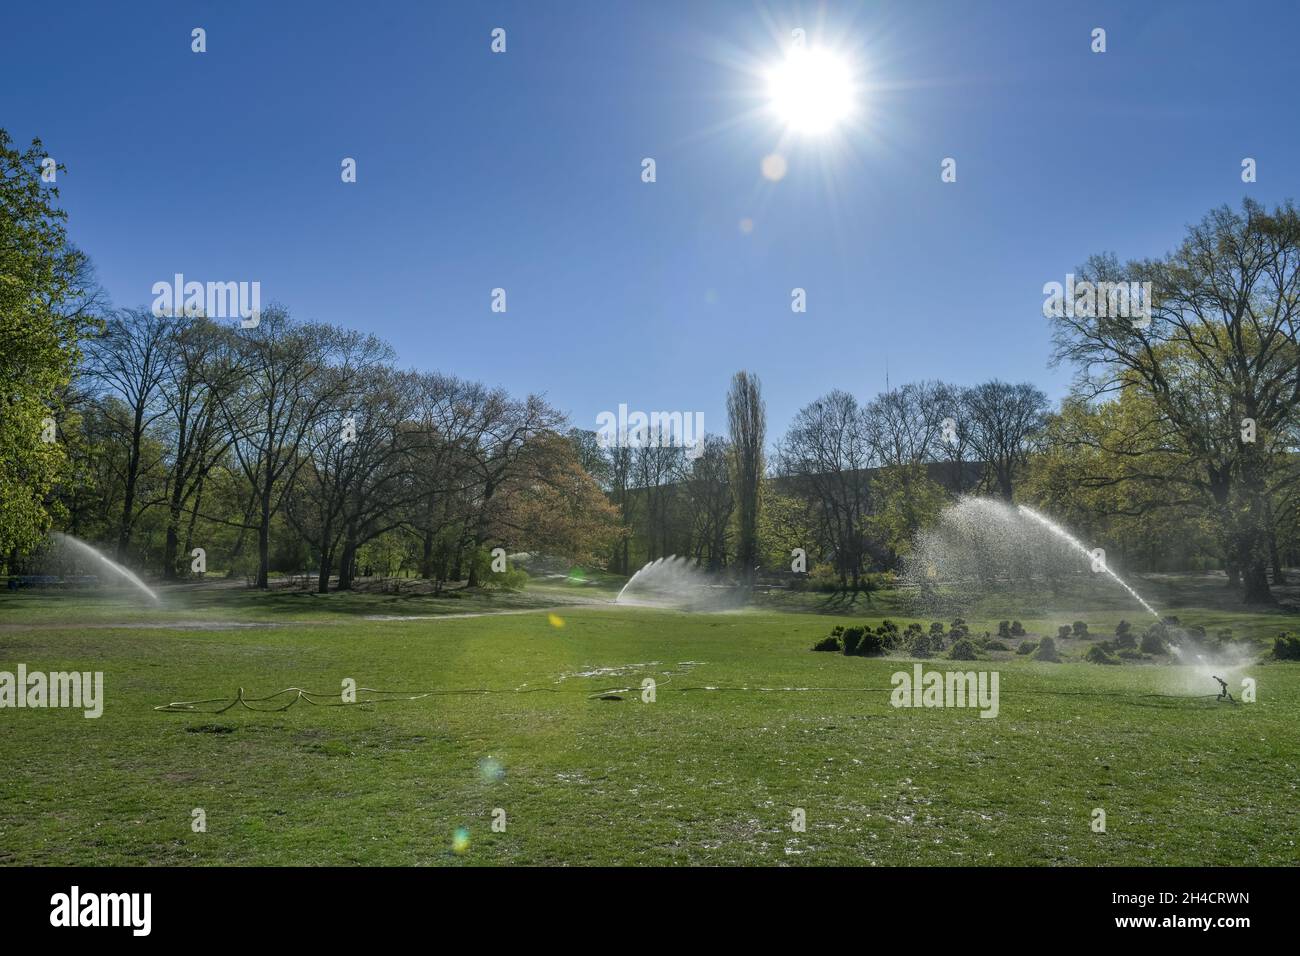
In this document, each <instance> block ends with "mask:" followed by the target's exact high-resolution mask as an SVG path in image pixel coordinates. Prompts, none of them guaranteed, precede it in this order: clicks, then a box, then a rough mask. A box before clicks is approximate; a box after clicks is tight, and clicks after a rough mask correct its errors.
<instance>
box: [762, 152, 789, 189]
mask: <svg viewBox="0 0 1300 956" xmlns="http://www.w3.org/2000/svg"><path fill="white" fill-rule="evenodd" d="M759 168H760V169H762V171H763V178H764V179H767V180H770V181H771V182H774V183H778V182H780V181H781V180H783V179H785V174H786V172H787V171H788V169H789V167H788V166H787V164H786V161H785V157H784V156H782V155H781V154H780V153H772V154H771V155H768V156H764V157H763V162H762V163H761V164H759Z"/></svg>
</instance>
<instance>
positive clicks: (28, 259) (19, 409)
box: [0, 129, 98, 557]
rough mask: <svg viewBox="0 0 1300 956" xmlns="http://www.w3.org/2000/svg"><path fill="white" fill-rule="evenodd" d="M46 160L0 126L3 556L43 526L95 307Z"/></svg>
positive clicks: (36, 144) (85, 265)
mask: <svg viewBox="0 0 1300 956" xmlns="http://www.w3.org/2000/svg"><path fill="white" fill-rule="evenodd" d="M46 158H47V157H46V154H45V150H44V149H43V148H42V146H41V142H40V140H33V141H32V144H31V146H29V147H28V148H27V149H26V150H23V151H21V152H20V151H19V150H17V149H16V148H14V146H13V145H12V140H11V139H10V136H9V134H8V133H7V132H6V131H5V130H3V129H0V343H3V347H2V348H0V554H3V555H6V556H10V557H12V556H15V555H16V554H18V553H22V552H26V551H29V550H30V549H31V548H33V547H34V546H35V545H36V544H37V543H38V542H40V540H41V539H42V538H43V537H44V535H45V533H46V531H47V530H48V529H49V527H50V523H51V520H52V518H51V514H50V500H51V493H52V491H53V490H54V488H55V485H56V483H57V482H58V481H59V479H60V478H61V476H63V474H64V472H65V467H66V461H67V458H66V455H65V453H64V450H63V448H62V445H61V443H60V442H59V441H58V437H59V436H58V423H59V420H60V418H61V417H62V415H63V411H64V408H63V402H62V399H61V396H62V395H63V394H64V391H65V389H66V388H67V386H68V384H69V382H70V381H71V378H72V372H73V369H74V367H75V365H76V363H77V360H78V352H77V341H78V339H79V338H81V336H82V335H83V334H84V333H85V332H86V331H87V330H88V328H89V327H90V325H91V324H92V322H93V312H94V310H95V308H96V307H97V305H98V294H97V287H96V285H95V282H94V277H93V272H92V270H91V268H90V264H89V260H87V258H86V256H85V255H84V254H82V253H81V252H80V251H78V250H77V249H75V248H74V247H73V246H72V245H71V244H70V243H69V242H68V238H67V233H66V229H65V226H64V222H65V220H66V218H67V214H66V213H64V212H63V211H62V210H61V209H58V208H57V207H56V206H55V204H54V201H55V200H56V199H57V198H58V189H57V187H56V186H54V185H53V184H51V183H47V182H44V181H43V180H42V176H41V173H42V168H43V167H42V163H43V162H45V160H46ZM49 169H50V170H52V171H53V174H54V175H57V173H58V172H59V171H62V167H56V166H49ZM51 438H53V439H54V440H53V441H51V440H49V439H51Z"/></svg>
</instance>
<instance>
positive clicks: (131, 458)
mask: <svg viewBox="0 0 1300 956" xmlns="http://www.w3.org/2000/svg"><path fill="white" fill-rule="evenodd" d="M172 329H173V320H172V319H171V318H170V317H168V316H156V315H154V314H153V313H152V312H150V311H148V310H145V309H123V310H120V311H118V312H115V313H114V314H113V315H111V316H110V317H109V319H108V321H107V322H106V323H105V326H104V331H103V332H102V334H100V335H97V336H95V337H94V338H92V339H90V340H89V342H87V344H86V361H87V372H88V374H89V376H90V377H91V379H93V380H94V381H95V382H96V383H97V385H98V387H99V389H101V394H107V395H111V396H113V397H114V398H116V399H117V400H118V402H120V404H114V403H109V404H107V405H105V409H106V411H107V412H108V420H109V422H110V423H111V426H112V428H113V430H114V431H115V432H116V433H117V435H118V437H119V440H120V441H121V442H122V443H123V445H124V446H125V448H126V450H127V455H126V463H125V473H124V474H123V475H122V483H123V494H122V510H121V515H120V517H119V519H118V527H117V547H116V555H117V560H119V561H124V560H126V558H127V549H128V548H129V547H130V545H131V533H132V530H133V529H134V527H135V522H136V519H137V517H138V511H139V510H140V509H139V507H138V504H137V501H136V497H137V491H138V488H139V482H140V476H141V474H142V473H144V472H146V471H149V470H151V469H152V468H153V467H154V466H155V465H157V464H158V462H157V461H145V460H144V456H145V435H146V434H147V433H148V431H149V429H150V428H151V427H152V425H153V424H154V422H156V421H157V420H158V419H159V418H161V417H162V416H163V415H165V414H166V411H167V406H166V403H165V402H163V401H162V400H161V399H162V386H163V382H164V380H165V378H166V376H167V369H168V365H169V362H170V360H171V349H172V347H173V344H174V339H173V336H172ZM119 412H120V414H119Z"/></svg>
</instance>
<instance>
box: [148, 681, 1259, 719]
mask: <svg viewBox="0 0 1300 956" xmlns="http://www.w3.org/2000/svg"><path fill="white" fill-rule="evenodd" d="M662 678H663V679H657V680H656V686H659V685H662V684H667V683H671V681H672V675H671V674H665V675H662ZM635 689H637V688H632V687H612V688H606V689H604V690H599V691H596V692H595V693H588V692H586V691H576V692H575V693H581V694H583V696H585V697H586V699H587V700H622V698H621V697H619V696H617V695H619V694H625V693H630V692H632V691H633V690H635ZM673 689H674V690H676V691H677V692H678V693H686V692H689V691H713V692H720V693H736V692H751V693H772V694H775V693H794V692H809V691H822V692H832V693H856V694H861V693H872V692H881V693H889V692H891V691H892V690H893V689H894V688H893V687H749V686H740V687H723V686H713V685H701V686H698V687H676V688H673ZM357 692H358V693H362V694H375V695H379V696H374V697H367V698H358V699H357V700H342V699H337V700H332V699H331V698H341V695H340V694H320V693H316V692H315V691H310V690H305V689H303V688H301V687H286V688H284V690H278V691H276V692H275V693H274V694H267V695H266V696H265V697H249V696H248V695H247V694H246V693H245V692H244V688H242V687H240V688H239V690H238V691H237V692H236V694H235V696H234V697H209V698H206V699H203V700H175V701H171V702H170V703H166V704H160V705H159V706H157V707H155V708H154V710H155V711H159V712H161V713H165V714H224V713H225V712H226V711H228V710H231V709H233V708H235V707H242V708H244V709H245V710H251V711H253V712H255V713H281V712H283V711H286V710H288V709H289V708H290V707H292V706H293V705H294V704H296V703H298V701H304V702H306V703H308V704H311V705H313V706H315V707H355V706H357V705H360V704H385V703H394V702H397V701H412V700H422V699H424V698H426V697H451V696H464V695H479V694H537V693H546V694H562V693H566V692H565V691H561V690H557V689H556V688H554V687H527V688H525V687H516V688H512V689H500V688H490V687H468V688H437V689H434V690H381V689H380V688H377V687H358V688H357ZM1021 693H1024V694H1026V695H1031V694H1032V695H1048V696H1059V697H1130V696H1135V697H1137V698H1148V697H1164V698H1170V699H1174V700H1206V699H1209V698H1214V699H1215V700H1223V699H1224V698H1223V695H1222V694H1218V695H1216V694H1194V695H1187V694H1137V695H1130V694H1125V693H1122V692H1114V691H1064V690H1057V691H1052V690H1027V691H1022V692H1021ZM286 695H292V696H290V697H289V698H288V700H287V701H286V702H285V703H284V704H282V705H278V706H266V707H255V706H253V705H254V704H266V703H267V702H269V701H274V700H277V699H278V698H281V697H285V696H286ZM1227 699H1228V700H1229V701H1231V702H1232V703H1233V704H1236V703H1237V701H1236V700H1235V699H1234V698H1233V697H1232V695H1230V694H1229V695H1228V697H1227ZM211 705H220V706H217V707H216V709H208V708H209V707H210V706H211Z"/></svg>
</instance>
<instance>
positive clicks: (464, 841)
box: [451, 827, 469, 856]
mask: <svg viewBox="0 0 1300 956" xmlns="http://www.w3.org/2000/svg"><path fill="white" fill-rule="evenodd" d="M451 852H452V853H455V854H456V855H457V856H464V855H465V854H466V853H468V852H469V831H468V830H466V829H465V828H464V827H457V829H456V832H455V833H453V834H452V835H451Z"/></svg>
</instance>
